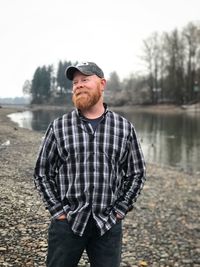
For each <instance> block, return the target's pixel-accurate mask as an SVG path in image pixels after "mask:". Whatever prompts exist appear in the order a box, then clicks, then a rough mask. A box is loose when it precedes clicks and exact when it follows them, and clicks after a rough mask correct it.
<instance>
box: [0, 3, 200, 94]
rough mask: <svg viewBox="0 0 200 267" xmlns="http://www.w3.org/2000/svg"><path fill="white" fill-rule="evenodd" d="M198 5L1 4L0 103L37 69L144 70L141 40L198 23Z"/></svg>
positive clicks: (124, 72) (124, 74)
mask: <svg viewBox="0 0 200 267" xmlns="http://www.w3.org/2000/svg"><path fill="white" fill-rule="evenodd" d="M199 10H200V0H166V1H165V0H123V1H120V0H98V1H96V0H70V1H69V0H1V1H0V38H1V41H0V97H15V96H21V95H22V86H23V84H24V82H25V80H27V79H28V80H31V79H32V77H33V74H34V71H35V69H36V68H37V67H38V66H43V65H50V64H54V66H57V63H58V61H59V60H62V61H64V60H67V61H69V60H71V61H72V62H75V61H94V62H96V63H97V64H98V65H99V66H100V67H101V68H102V69H103V70H104V72H105V75H106V77H109V74H110V73H111V72H112V71H116V72H117V73H118V74H119V76H120V78H121V79H122V78H125V77H128V76H129V75H130V73H134V72H138V71H141V70H143V68H144V66H143V64H142V62H141V59H140V56H141V55H142V45H143V40H144V39H146V38H148V37H149V36H150V35H151V34H152V33H153V32H164V31H167V32H170V31H172V30H173V29H174V28H176V27H177V28H179V29H181V28H182V27H184V26H186V25H187V23H188V22H190V21H193V22H196V21H200V13H199Z"/></svg>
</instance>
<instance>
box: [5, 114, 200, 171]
mask: <svg viewBox="0 0 200 267" xmlns="http://www.w3.org/2000/svg"><path fill="white" fill-rule="evenodd" d="M66 112H67V110H66V109H65V110H52V111H49V110H48V111H47V110H37V111H24V112H20V113H13V114H10V115H9V117H10V118H11V119H12V120H13V121H15V122H17V123H18V125H19V126H20V127H24V128H28V129H33V130H36V131H42V132H45V130H46V128H47V126H48V124H49V123H50V122H51V121H52V120H53V119H54V118H56V117H59V116H60V115H62V114H63V113H66ZM119 113H121V115H123V116H124V117H126V118H127V119H129V120H130V121H131V122H132V123H133V124H134V125H135V128H136V130H137V134H138V138H139V140H140V142H141V146H142V150H143V152H144V156H145V159H146V161H147V162H150V163H157V164H159V165H169V166H173V167H177V168H179V169H182V170H184V171H187V172H198V173H199V172H200V153H199V151H200V123H199V118H200V116H199V114H195V113H193V114H192V113H191V114H186V113H182V114H149V113H142V112H134V111H132V112H123V113H122V112H119Z"/></svg>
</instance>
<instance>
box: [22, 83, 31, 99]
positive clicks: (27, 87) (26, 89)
mask: <svg viewBox="0 0 200 267" xmlns="http://www.w3.org/2000/svg"><path fill="white" fill-rule="evenodd" d="M22 91H23V94H25V95H30V94H31V82H30V81H29V80H26V81H25V82H24V85H23V87H22Z"/></svg>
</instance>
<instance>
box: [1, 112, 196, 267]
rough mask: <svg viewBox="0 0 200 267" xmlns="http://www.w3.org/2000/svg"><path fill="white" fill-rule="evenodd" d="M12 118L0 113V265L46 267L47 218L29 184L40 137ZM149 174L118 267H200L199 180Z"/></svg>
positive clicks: (156, 171)
mask: <svg viewBox="0 0 200 267" xmlns="http://www.w3.org/2000/svg"><path fill="white" fill-rule="evenodd" d="M12 112H16V109H9V108H1V109H0V125H1V126H0V184H1V186H0V197H1V203H2V205H1V211H0V218H1V226H2V227H1V230H0V231H1V241H2V243H1V245H0V254H1V258H0V265H1V266H15V267H25V266H30V267H36V266H37V267H44V266H45V264H44V262H45V255H46V249H47V243H46V238H47V228H48V223H49V214H48V212H47V211H46V210H45V209H44V207H43V203H42V201H41V199H40V197H39V196H38V193H37V192H36V190H35V188H34V185H33V180H32V173H33V168H34V164H35V159H36V155H37V152H38V148H39V145H40V143H41V138H42V134H41V133H38V132H34V131H30V130H27V129H22V128H19V127H18V126H17V125H15V124H14V123H12V122H11V121H10V120H9V119H8V117H6V115H7V114H9V113H12ZM147 174H148V181H147V182H146V184H145V187H144V189H143V191H142V194H141V196H140V197H139V199H138V202H137V203H136V206H135V209H134V210H133V211H132V212H130V213H129V214H128V215H127V218H126V219H125V220H124V224H123V227H124V238H123V254H122V266H124V267H125V266H126V267H136V266H153V267H167V266H168V267H169V266H170V267H179V266H180V267H197V266H200V242H199V240H200V211H199V206H200V194H199V193H200V177H199V176H198V175H193V176H191V175H190V174H186V173H183V172H179V171H177V170H176V169H172V168H167V167H161V166H156V165H150V164H147ZM80 266H82V267H83V266H89V265H88V264H87V257H86V255H84V257H82V259H81V263H80Z"/></svg>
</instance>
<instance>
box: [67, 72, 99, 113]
mask: <svg viewBox="0 0 200 267" xmlns="http://www.w3.org/2000/svg"><path fill="white" fill-rule="evenodd" d="M103 88H104V87H103V83H102V79H101V78H99V77H97V76H96V75H92V76H86V75H83V74H82V73H80V72H79V71H77V72H75V74H74V79H73V87H72V89H73V96H72V101H73V103H74V105H75V107H77V108H78V109H80V110H86V109H89V108H91V107H92V106H94V105H95V104H96V103H97V102H98V101H99V100H100V99H101V97H102V93H103Z"/></svg>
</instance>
